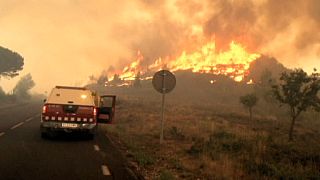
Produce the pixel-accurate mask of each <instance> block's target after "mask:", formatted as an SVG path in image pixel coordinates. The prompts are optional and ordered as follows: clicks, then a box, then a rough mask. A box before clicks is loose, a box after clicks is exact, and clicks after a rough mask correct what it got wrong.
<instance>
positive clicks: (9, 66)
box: [0, 46, 23, 78]
mask: <svg viewBox="0 0 320 180" xmlns="http://www.w3.org/2000/svg"><path fill="white" fill-rule="evenodd" d="M22 69H23V57H21V56H20V55H19V54H18V53H16V52H13V51H11V50H9V49H6V48H3V47H1V46H0V78H1V76H2V77H9V78H12V77H15V76H17V75H19V73H18V71H21V70H22Z"/></svg>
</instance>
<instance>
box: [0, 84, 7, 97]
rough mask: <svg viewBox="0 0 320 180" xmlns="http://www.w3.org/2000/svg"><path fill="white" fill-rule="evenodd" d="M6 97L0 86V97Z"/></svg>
mask: <svg viewBox="0 0 320 180" xmlns="http://www.w3.org/2000/svg"><path fill="white" fill-rule="evenodd" d="M4 98H6V93H5V92H4V90H3V89H2V87H0V99H1V100H2V99H4Z"/></svg>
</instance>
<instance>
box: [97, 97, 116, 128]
mask: <svg viewBox="0 0 320 180" xmlns="http://www.w3.org/2000/svg"><path fill="white" fill-rule="evenodd" d="M115 106H116V96H114V95H104V96H100V102H99V107H98V114H97V121H98V123H104V124H111V123H112V121H113V119H114V116H115Z"/></svg>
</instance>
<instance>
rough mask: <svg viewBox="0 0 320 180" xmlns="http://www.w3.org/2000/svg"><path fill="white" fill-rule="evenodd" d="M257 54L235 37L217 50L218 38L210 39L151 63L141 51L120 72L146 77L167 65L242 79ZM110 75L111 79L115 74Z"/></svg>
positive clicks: (122, 75)
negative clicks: (202, 43) (223, 48)
mask: <svg viewBox="0 0 320 180" xmlns="http://www.w3.org/2000/svg"><path fill="white" fill-rule="evenodd" d="M258 57H260V54H256V53H249V52H247V51H246V49H245V47H244V46H242V45H241V44H238V43H236V42H233V41H232V42H231V43H230V44H229V49H228V50H226V51H218V50H217V48H216V44H215V42H214V41H210V42H208V43H206V44H204V45H203V46H202V47H200V48H198V49H196V50H195V51H194V52H186V51H183V52H182V53H181V54H180V55H179V56H177V57H176V58H165V59H162V58H159V59H157V60H155V61H154V62H153V63H152V64H150V65H143V63H144V57H143V55H142V54H141V52H140V51H138V53H137V58H136V60H135V61H133V62H132V63H131V64H130V65H128V66H126V67H125V68H124V69H123V70H122V72H120V73H119V78H120V79H121V80H124V81H132V80H134V79H136V77H137V75H138V74H139V75H138V76H139V78H140V79H142V80H145V79H150V78H152V75H153V73H155V72H156V71H158V70H161V69H167V70H170V71H172V72H175V71H179V70H191V71H192V72H195V73H211V74H215V75H226V76H229V77H230V78H232V79H234V80H235V81H238V82H239V81H242V80H243V79H244V77H246V76H247V75H248V74H249V66H250V63H251V62H252V61H254V60H255V59H257V58H258ZM109 79H110V80H111V81H112V80H113V77H110V78H109Z"/></svg>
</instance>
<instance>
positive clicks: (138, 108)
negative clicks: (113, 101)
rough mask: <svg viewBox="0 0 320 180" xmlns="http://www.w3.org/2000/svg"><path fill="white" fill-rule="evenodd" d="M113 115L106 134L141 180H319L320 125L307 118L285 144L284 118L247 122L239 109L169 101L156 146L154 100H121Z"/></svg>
mask: <svg viewBox="0 0 320 180" xmlns="http://www.w3.org/2000/svg"><path fill="white" fill-rule="evenodd" d="M116 115H117V117H116V123H115V124H114V125H111V126H108V127H107V131H109V133H110V134H111V136H112V138H113V139H114V140H116V141H119V142H121V143H123V144H124V145H125V146H126V151H125V153H126V154H127V157H128V158H129V159H130V160H131V161H132V163H133V164H134V166H136V168H137V169H138V170H139V171H140V172H141V173H142V174H143V175H144V177H145V178H146V179H256V178H260V179H274V178H276V179H279V178H297V179H301V178H302V179H305V178H311V179H312V178H314V179H317V178H320V153H319V152H320V132H319V129H320V123H319V122H315V121H313V120H312V118H306V117H302V118H301V120H300V121H299V122H298V123H297V126H296V130H295V134H296V137H295V139H296V140H295V141H294V142H292V143H289V142H288V141H287V127H288V124H289V121H288V120H287V119H286V117H281V116H280V117H276V116H273V115H261V114H258V115H255V117H254V119H255V121H253V122H250V121H249V120H248V117H247V113H246V112H245V111H244V110H242V109H241V106H240V105H239V107H237V106H233V107H232V106H230V107H228V106H225V105H223V104H205V105H198V104H192V103H189V104H183V103H176V102H175V101H168V102H167V106H166V121H165V143H164V144H162V145H160V144H159V133H160V105H159V103H158V102H156V101H154V100H148V99H147V98H143V97H138V98H137V97H135V98H131V97H128V96H127V97H122V98H121V99H120V100H119V102H118V105H117V114H116ZM305 116H311V117H315V118H317V117H319V114H317V113H315V114H308V115H305ZM319 119H320V118H319ZM319 119H318V120H319Z"/></svg>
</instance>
